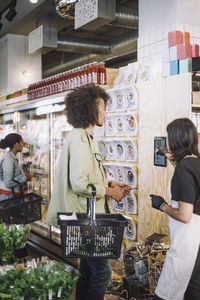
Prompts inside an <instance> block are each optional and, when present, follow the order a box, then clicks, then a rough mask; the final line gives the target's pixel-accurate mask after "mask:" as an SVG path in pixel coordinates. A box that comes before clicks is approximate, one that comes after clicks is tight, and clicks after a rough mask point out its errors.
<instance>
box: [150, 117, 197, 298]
mask: <svg viewBox="0 0 200 300" xmlns="http://www.w3.org/2000/svg"><path fill="white" fill-rule="evenodd" d="M167 134H168V144H169V150H170V160H171V162H172V163H173V165H174V166H175V170H174V174H173V177H172V181H171V202H170V205H169V204H168V203H167V202H166V201H165V200H164V199H163V198H162V197H161V196H156V195H150V196H151V200H152V206H153V208H156V209H159V210H161V211H163V212H165V213H166V214H168V215H169V227H170V239H171V246H170V250H169V251H168V252H167V255H166V259H165V263H164V266H163V270H162V273H161V276H160V278H159V281H158V285H157V287H156V290H155V296H154V300H156V299H164V300H182V299H183V296H184V300H200V250H199V247H200V154H199V152H198V134H197V130H196V128H195V126H194V124H193V123H192V122H191V121H190V120H189V119H187V118H182V119H176V120H174V121H173V122H171V123H170V124H169V125H168V126H167ZM168 157H169V154H168Z"/></svg>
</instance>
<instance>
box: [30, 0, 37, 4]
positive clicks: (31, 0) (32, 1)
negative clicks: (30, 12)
mask: <svg viewBox="0 0 200 300" xmlns="http://www.w3.org/2000/svg"><path fill="white" fill-rule="evenodd" d="M29 1H30V2H31V3H34V4H35V3H38V0H29Z"/></svg>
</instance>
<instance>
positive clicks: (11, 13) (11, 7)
mask: <svg viewBox="0 0 200 300" xmlns="http://www.w3.org/2000/svg"><path fill="white" fill-rule="evenodd" d="M16 3H17V0H13V1H12V2H11V3H10V4H9V7H8V8H9V11H8V13H7V14H6V15H5V18H6V19H7V20H8V21H9V22H11V21H12V20H13V19H14V17H15V16H16V15H17V12H16V10H15V7H16Z"/></svg>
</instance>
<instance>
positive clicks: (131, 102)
mask: <svg viewBox="0 0 200 300" xmlns="http://www.w3.org/2000/svg"><path fill="white" fill-rule="evenodd" d="M124 93H125V99H126V109H137V108H138V94H137V91H136V89H135V88H134V87H127V88H124Z"/></svg>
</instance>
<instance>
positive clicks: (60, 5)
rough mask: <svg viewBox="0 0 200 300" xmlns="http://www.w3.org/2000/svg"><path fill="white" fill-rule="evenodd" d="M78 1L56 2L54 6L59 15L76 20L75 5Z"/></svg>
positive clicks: (61, 0)
mask: <svg viewBox="0 0 200 300" xmlns="http://www.w3.org/2000/svg"><path fill="white" fill-rule="evenodd" d="M76 2H78V0H54V6H55V8H56V11H57V13H58V14H59V15H60V16H61V17H63V18H68V19H74V10H75V3H76Z"/></svg>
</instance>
